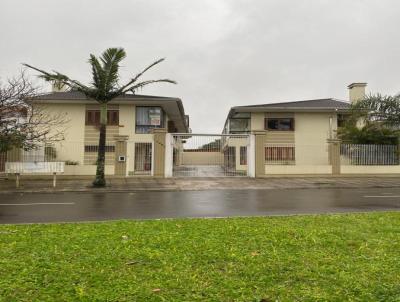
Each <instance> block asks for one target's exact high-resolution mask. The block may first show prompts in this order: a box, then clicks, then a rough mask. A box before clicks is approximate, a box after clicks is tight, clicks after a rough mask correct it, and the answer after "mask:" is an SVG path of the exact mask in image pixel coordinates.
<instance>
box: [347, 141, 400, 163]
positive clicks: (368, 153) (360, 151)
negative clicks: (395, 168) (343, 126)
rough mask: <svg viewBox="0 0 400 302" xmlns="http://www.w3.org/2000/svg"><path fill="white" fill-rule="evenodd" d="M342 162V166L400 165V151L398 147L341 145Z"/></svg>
mask: <svg viewBox="0 0 400 302" xmlns="http://www.w3.org/2000/svg"><path fill="white" fill-rule="evenodd" d="M340 161H341V164H342V165H358V166H363V165H364V166H370V165H375V166H387V165H399V149H398V146H396V145H360V144H341V146H340Z"/></svg>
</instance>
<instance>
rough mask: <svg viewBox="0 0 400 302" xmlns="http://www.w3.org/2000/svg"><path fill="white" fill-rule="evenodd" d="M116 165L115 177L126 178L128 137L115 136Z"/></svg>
mask: <svg viewBox="0 0 400 302" xmlns="http://www.w3.org/2000/svg"><path fill="white" fill-rule="evenodd" d="M115 140H116V142H115V163H114V175H119V176H126V170H127V169H126V161H127V140H128V136H127V135H116V136H115Z"/></svg>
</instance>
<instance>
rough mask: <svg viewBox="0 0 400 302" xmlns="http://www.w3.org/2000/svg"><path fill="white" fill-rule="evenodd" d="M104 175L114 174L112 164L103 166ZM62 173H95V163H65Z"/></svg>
mask: <svg viewBox="0 0 400 302" xmlns="http://www.w3.org/2000/svg"><path fill="white" fill-rule="evenodd" d="M105 174H106V175H114V165H106V166H105ZM64 175H93V176H94V175H96V166H95V165H76V166H74V165H65V166H64Z"/></svg>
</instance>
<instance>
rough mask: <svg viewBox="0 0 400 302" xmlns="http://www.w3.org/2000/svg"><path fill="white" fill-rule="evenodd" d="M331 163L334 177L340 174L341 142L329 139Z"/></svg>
mask: <svg viewBox="0 0 400 302" xmlns="http://www.w3.org/2000/svg"><path fill="white" fill-rule="evenodd" d="M328 154H329V163H330V164H331V166H332V175H339V174H340V140H339V139H328Z"/></svg>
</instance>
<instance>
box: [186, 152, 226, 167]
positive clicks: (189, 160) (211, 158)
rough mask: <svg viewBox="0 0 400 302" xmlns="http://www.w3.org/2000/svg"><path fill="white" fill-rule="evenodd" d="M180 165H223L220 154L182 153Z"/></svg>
mask: <svg viewBox="0 0 400 302" xmlns="http://www.w3.org/2000/svg"><path fill="white" fill-rule="evenodd" d="M181 160H182V165H223V163H224V154H223V153H221V152H183V153H182V158H181Z"/></svg>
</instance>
